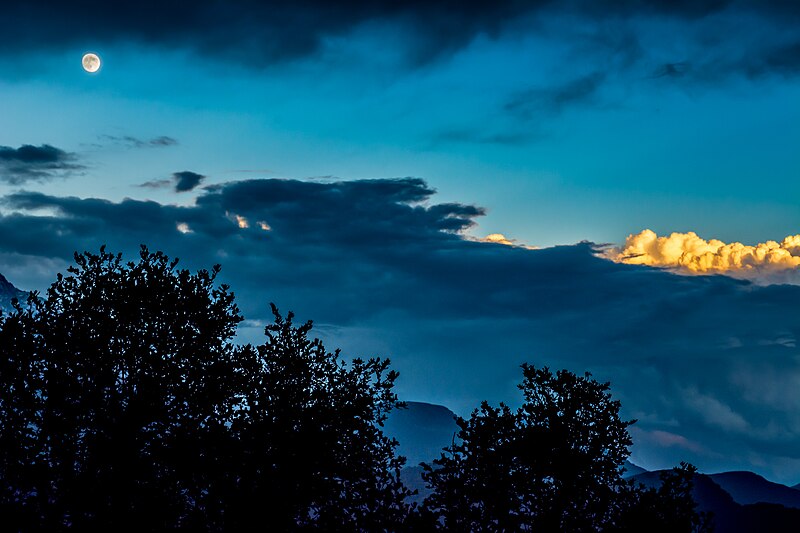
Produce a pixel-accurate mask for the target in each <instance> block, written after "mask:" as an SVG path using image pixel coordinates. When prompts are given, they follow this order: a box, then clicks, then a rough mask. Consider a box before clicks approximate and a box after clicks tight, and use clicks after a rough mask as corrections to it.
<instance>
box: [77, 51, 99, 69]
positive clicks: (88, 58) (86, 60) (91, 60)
mask: <svg viewBox="0 0 800 533" xmlns="http://www.w3.org/2000/svg"><path fill="white" fill-rule="evenodd" d="M81 63H82V64H83V70H85V71H86V72H97V71H98V70H100V57H99V56H98V55H97V54H93V53H91V52H90V53H88V54H84V56H83V59H82V60H81Z"/></svg>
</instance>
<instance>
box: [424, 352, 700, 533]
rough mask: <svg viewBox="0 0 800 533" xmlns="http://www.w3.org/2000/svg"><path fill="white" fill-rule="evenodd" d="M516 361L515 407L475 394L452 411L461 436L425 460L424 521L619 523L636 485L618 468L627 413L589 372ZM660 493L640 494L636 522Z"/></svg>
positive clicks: (555, 527) (561, 525)
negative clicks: (468, 406) (460, 412)
mask: <svg viewBox="0 0 800 533" xmlns="http://www.w3.org/2000/svg"><path fill="white" fill-rule="evenodd" d="M522 369H523V382H522V384H521V385H520V386H519V388H520V389H521V390H522V392H523V395H524V403H523V405H522V407H520V408H519V409H518V410H516V411H512V410H511V409H510V408H509V407H508V406H507V405H504V404H502V403H501V404H500V406H499V407H492V406H490V405H489V404H488V403H486V402H484V403H482V404H481V406H480V408H479V409H476V410H475V411H474V412H473V413H472V415H471V417H470V418H469V419H468V420H465V419H463V418H459V419H458V420H457V423H458V426H459V428H460V431H459V434H458V437H459V439H460V442H454V443H453V445H452V446H450V447H449V448H447V449H446V450H445V453H443V454H442V456H441V457H440V458H439V459H436V460H434V461H433V465H423V468H424V470H425V473H424V474H423V477H424V479H425V480H426V482H427V483H428V485H429V487H430V488H431V489H432V491H433V492H432V494H431V495H430V496H429V497H428V498H427V499H426V500H425V502H424V505H423V515H427V517H428V520H429V524H430V526H431V527H436V528H438V529H443V530H447V531H545V532H551V531H553V532H555V531H599V530H604V529H607V530H612V529H614V528H615V527H618V525H619V522H620V520H621V518H620V515H621V513H623V511H625V512H628V513H629V514H630V515H631V516H632V515H633V511H631V510H632V509H633V508H634V506H635V504H636V502H637V501H638V500H637V498H638V497H639V493H638V492H637V491H638V490H640V489H638V488H637V487H633V486H632V485H629V484H627V483H626V482H625V481H624V480H623V479H622V477H621V470H620V469H621V467H622V464H623V463H624V461H625V459H627V457H628V455H629V452H628V447H629V446H630V445H631V439H630V436H629V434H628V431H627V427H628V426H629V425H630V424H632V423H633V421H622V420H620V417H619V408H620V404H619V402H618V401H615V400H612V399H611V395H610V393H609V392H608V390H609V384H608V383H599V382H597V381H595V380H593V379H591V376H590V374H588V373H587V374H585V376H584V377H579V376H576V375H575V374H573V373H571V372H569V371H566V370H561V371H559V372H557V373H556V374H555V375H554V374H553V373H552V372H551V371H550V370H549V369H548V368H546V367H545V368H542V369H537V368H535V367H532V366H529V365H527V364H526V365H523V366H522ZM676 487H677V486H675V487H673V488H676ZM667 492H669V491H667ZM667 492H664V493H663V494H662V493H655V492H654V493H653V494H652V495H650V494H649V493H648V495H650V496H652V500H653V501H654V502H655V503H654V505H653V506H651V507H650V508H646V507H644V506H638V507H637V509H639V510H640V511H641V516H642V517H643V520H645V522H641V521H640V522H639V523H649V524H650V525H654V524H656V523H657V520H658V516H656V514H655V512H654V509H656V507H658V505H661V504H663V503H664V502H665V501H667V500H668V498H665V497H662V496H665V495H666V494H667ZM670 494H671V493H670ZM689 498H690V499H691V495H690V496H689ZM677 499H680V498H677ZM670 503H674V501H672V500H670V501H669V502H668V503H667V504H666V505H663V506H661V507H659V509H663V510H666V508H667V507H668V506H669V504H670ZM680 503H681V505H683V503H684V502H683V500H681V501H680ZM656 504H658V505H656ZM693 509H694V508H693V507H690V508H689V509H688V510H687V508H686V507H685V506H682V507H680V508H679V509H677V510H675V512H674V515H675V517H677V518H676V521H675V522H674V523H675V524H683V522H680V520H679V519H680V518H682V517H683V516H684V515H685V514H686V513H689V514H691V513H692V512H693ZM647 520H649V521H650V522H647ZM643 530H647V528H645V529H643ZM673 531H689V530H688V529H683V530H682V529H680V528H676V529H674V530H673Z"/></svg>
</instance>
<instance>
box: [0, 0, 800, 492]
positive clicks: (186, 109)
mask: <svg viewBox="0 0 800 533" xmlns="http://www.w3.org/2000/svg"><path fill="white" fill-rule="evenodd" d="M62 4H63V3H62ZM154 13H157V16H154V15H153V14H154ZM86 52H94V53H97V54H98V55H99V56H100V58H101V60H102V66H101V68H100V70H99V71H98V72H96V73H88V72H85V71H84V70H83V69H82V67H81V57H82V55H83V54H84V53H86ZM799 142H800V7H799V5H798V4H797V3H796V2H792V1H789V0H785V1H781V0H773V1H762V2H755V1H752V2H751V1H744V0H740V1H734V0H730V1H726V0H707V1H703V0H700V1H693V2H690V1H685V2H684V1H678V2H665V1H651V2H645V1H635V0H628V1H615V2H610V1H609V2H606V1H595V2H581V1H577V0H573V1H563V2H552V1H545V0H540V1H534V2H517V1H496V2H492V3H487V2H481V3H471V2H453V1H439V2H415V1H405V2H395V1H384V2H365V1H358V0H350V1H348V2H339V3H335V4H334V3H331V2H322V1H321V0H305V1H302V2H292V3H279V2H255V1H242V2H237V3H235V4H233V5H228V4H223V3H220V2H213V1H209V0H201V1H197V2H194V3H192V4H191V5H187V4H186V3H183V2H173V1H166V0H162V1H160V2H158V3H156V2H150V1H140V2H135V3H133V2H118V3H114V4H110V3H106V2H98V1H96V0H82V1H80V2H71V3H69V5H67V4H63V5H61V4H59V5H51V3H44V2H36V1H32V2H24V3H23V2H19V3H17V4H13V5H8V6H4V12H3V15H2V17H0V273H2V274H3V275H5V277H6V278H8V279H9V281H11V282H12V283H14V284H15V285H16V286H17V287H20V288H22V289H26V290H42V289H44V288H46V287H47V286H48V285H49V283H51V282H52V281H53V280H54V279H55V274H56V273H57V272H62V271H64V269H65V268H66V267H67V266H68V265H69V263H70V261H71V258H72V255H73V252H74V251H76V250H77V251H83V250H90V251H92V250H95V251H96V250H97V249H99V247H100V245H102V244H107V245H108V248H109V250H114V251H120V252H123V253H124V254H125V256H126V257H129V258H135V257H136V253H137V250H138V248H139V245H140V244H146V245H148V246H149V247H150V248H151V249H153V250H155V249H160V250H163V251H164V252H166V253H167V254H168V255H170V256H173V257H179V258H180V259H181V264H182V265H184V266H186V267H187V268H210V267H211V265H213V264H215V263H221V264H222V267H223V270H222V274H221V277H222V279H223V281H225V282H227V283H230V285H231V286H232V288H233V290H234V292H235V293H236V294H237V301H238V302H239V305H240V307H241V308H242V310H243V313H244V315H245V316H246V317H247V318H248V321H247V322H245V323H244V326H243V327H242V328H241V329H240V337H241V338H242V339H244V340H248V341H253V342H258V341H259V339H260V337H261V329H262V328H263V325H264V323H265V321H266V320H268V319H269V306H268V302H275V303H276V304H277V305H278V307H279V308H281V309H282V310H284V311H287V310H290V309H291V310H293V311H295V312H296V313H297V314H298V317H300V318H302V319H313V320H314V321H315V324H316V327H315V331H316V332H317V334H318V335H320V336H321V337H322V338H323V339H324V340H325V341H326V342H327V343H328V344H329V347H335V346H340V347H342V348H343V349H344V352H345V354H349V355H382V356H388V357H390V358H391V359H392V361H393V364H394V367H395V368H397V369H398V370H399V371H400V373H401V377H400V379H399V381H398V392H399V393H400V394H401V396H402V397H403V398H405V399H408V400H415V401H430V402H434V403H441V404H444V405H447V406H448V407H450V408H452V409H454V410H455V411H456V412H458V413H459V414H462V415H466V414H468V413H469V411H470V410H471V409H472V408H473V407H474V406H476V405H477V404H478V402H479V401H480V400H483V399H487V400H490V401H492V402H498V401H506V402H508V403H511V404H514V402H518V401H519V395H518V394H517V391H516V389H515V385H516V383H518V382H519V381H520V380H521V372H520V369H519V365H520V364H521V363H523V362H529V363H531V364H535V365H549V366H550V367H551V368H569V369H570V370H572V371H575V372H583V371H585V370H586V371H591V372H592V373H593V374H594V375H595V377H597V378H599V379H602V380H608V381H610V382H611V384H612V392H613V393H614V395H615V397H617V398H619V399H620V400H621V401H622V404H623V415H625V416H627V417H629V418H636V419H637V420H638V422H637V423H636V424H635V425H634V426H633V429H632V434H633V437H634V447H633V457H632V458H633V460H634V462H637V463H639V464H641V465H642V466H645V467H648V468H664V467H668V466H671V465H674V464H676V463H677V462H678V461H680V460H690V461H692V462H693V463H694V464H696V465H697V466H698V467H699V468H700V469H701V470H702V471H707V472H713V471H720V470H731V469H743V470H744V469H746V470H754V471H757V472H759V473H761V474H763V475H765V476H766V477H768V478H769V479H773V480H776V481H781V482H786V483H792V484H794V483H797V482H798V481H800V451H799V450H800V409H798V406H800V350H799V349H798V347H797V339H798V336H800V312H798V310H797V302H798V301H799V300H800V270H799V269H800V237H797V235H798V234H800V208H798V201H799V200H800V179H798V178H800V155H798V154H800V150H798V148H797V146H798V144H799Z"/></svg>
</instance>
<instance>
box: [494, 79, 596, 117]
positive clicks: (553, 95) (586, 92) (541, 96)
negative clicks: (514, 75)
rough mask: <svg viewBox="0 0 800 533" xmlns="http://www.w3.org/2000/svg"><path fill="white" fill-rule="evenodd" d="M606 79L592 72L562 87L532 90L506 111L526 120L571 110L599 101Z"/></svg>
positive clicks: (515, 98) (510, 103) (509, 104)
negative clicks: (571, 108) (574, 107)
mask: <svg viewBox="0 0 800 533" xmlns="http://www.w3.org/2000/svg"><path fill="white" fill-rule="evenodd" d="M605 78H606V75H605V74H604V73H602V72H592V73H589V74H586V75H583V76H579V77H577V78H574V79H571V80H567V81H566V82H564V83H562V84H560V85H555V86H552V87H536V88H533V89H528V90H527V91H522V92H520V93H517V94H516V95H514V96H512V97H511V98H510V99H509V100H508V101H507V102H506V103H505V106H504V108H505V110H506V111H507V112H509V113H511V114H514V115H517V116H520V117H523V118H534V117H536V116H537V115H541V114H548V115H549V114H559V113H561V112H562V111H564V109H566V108H567V107H571V106H575V105H585V104H590V103H593V102H595V101H596V99H597V95H598V92H599V90H600V88H601V87H602V84H603V81H604V80H605Z"/></svg>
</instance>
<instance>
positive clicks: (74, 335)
mask: <svg viewBox="0 0 800 533" xmlns="http://www.w3.org/2000/svg"><path fill="white" fill-rule="evenodd" d="M75 261H76V265H75V266H72V267H70V268H69V270H68V273H69V275H68V276H62V275H59V276H58V279H57V281H56V282H55V283H54V284H53V285H52V286H51V287H50V288H49V290H48V291H47V294H46V297H44V298H38V297H36V295H34V296H33V297H31V298H30V299H29V300H28V303H27V306H25V307H23V306H22V305H20V304H19V303H17V304H16V305H15V309H14V311H12V312H11V313H10V314H8V315H6V316H3V317H2V318H1V319H0V515H2V518H3V520H4V528H5V529H7V530H12V531H35V530H47V531H59V530H63V529H78V530H95V529H98V530H120V529H123V530H136V531H161V530H165V529H183V530H191V531H200V530H208V531H224V530H229V531H240V530H243V529H246V526H247V524H248V520H253V519H258V521H257V522H252V521H251V522H249V523H256V524H259V525H261V526H262V528H268V527H271V526H270V525H271V524H274V526H273V527H271V528H272V529H275V530H280V529H298V528H306V527H307V528H333V526H332V524H336V527H342V525H343V524H352V523H353V522H354V521H363V522H361V523H363V524H368V525H369V526H374V529H376V530H377V529H380V528H385V529H392V528H393V526H392V525H393V524H396V523H398V521H401V520H402V517H403V516H404V514H405V513H407V511H408V509H407V508H406V506H405V505H404V504H403V500H404V498H405V496H406V494H407V491H406V490H405V489H404V488H403V487H402V485H401V484H400V483H399V479H398V475H397V474H398V472H397V471H398V469H399V467H400V466H401V464H402V463H401V461H400V460H398V459H396V458H395V457H394V455H393V449H394V445H395V443H394V442H392V441H390V440H388V439H386V438H385V437H384V436H383V435H382V433H381V431H380V424H381V423H382V421H383V419H384V417H385V413H386V411H388V410H389V409H391V408H392V407H394V406H395V405H397V403H398V402H397V400H396V397H395V396H394V395H393V393H392V392H391V390H392V386H393V384H394V380H395V378H396V377H397V374H396V373H394V372H391V371H388V364H389V363H388V361H380V360H377V359H375V360H369V361H366V362H364V361H360V360H356V361H354V362H353V363H352V366H350V367H347V365H345V363H343V362H341V361H340V360H339V358H338V352H336V353H335V354H330V353H328V352H326V351H325V350H324V348H323V346H322V344H321V343H320V342H319V341H317V340H314V341H309V340H308V339H307V338H306V335H307V334H308V332H309V330H310V329H311V324H310V323H308V324H305V325H303V326H301V327H295V326H293V325H292V321H291V315H289V317H288V318H287V319H285V320H284V319H283V318H281V317H280V315H279V314H278V313H277V310H275V309H274V308H273V310H274V312H275V316H276V323H275V324H274V325H272V326H269V327H267V330H266V333H267V341H266V343H265V344H264V345H263V346H259V347H257V348H254V347H252V346H249V345H248V346H237V345H235V344H233V342H232V337H233V335H234V332H235V328H236V325H237V324H238V323H239V322H240V321H241V320H242V317H241V316H240V314H239V311H238V309H237V307H236V305H235V303H234V297H233V294H232V293H231V292H229V290H228V287H227V286H225V285H221V286H219V287H217V286H216V284H215V278H216V275H217V273H218V272H219V266H215V267H214V268H213V269H212V271H210V272H209V271H205V270H201V271H199V272H197V273H196V274H192V273H190V272H189V271H187V270H179V269H177V268H176V264H177V261H171V260H169V259H168V258H167V257H166V256H165V255H163V254H162V253H160V252H156V253H151V252H149V251H148V250H147V249H146V248H145V247H142V250H141V253H140V259H139V261H138V262H137V263H133V262H130V263H123V262H122V260H121V257H120V256H119V255H112V254H109V253H106V252H105V250H104V249H102V248H101V250H100V253H99V254H91V253H84V254H82V255H78V254H76V255H75Z"/></svg>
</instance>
